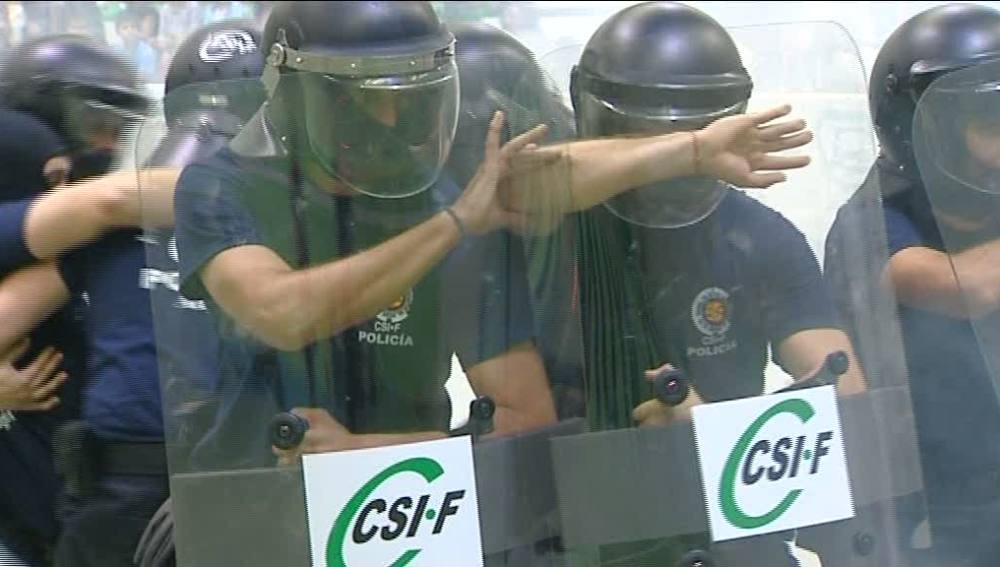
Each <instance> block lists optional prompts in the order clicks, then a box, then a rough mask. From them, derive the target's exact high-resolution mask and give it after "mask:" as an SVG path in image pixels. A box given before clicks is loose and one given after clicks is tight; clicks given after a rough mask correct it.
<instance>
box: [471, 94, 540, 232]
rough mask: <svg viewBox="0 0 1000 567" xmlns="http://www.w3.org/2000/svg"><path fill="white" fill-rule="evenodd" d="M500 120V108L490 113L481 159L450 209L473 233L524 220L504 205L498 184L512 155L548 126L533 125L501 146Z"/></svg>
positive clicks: (534, 141)
mask: <svg viewBox="0 0 1000 567" xmlns="http://www.w3.org/2000/svg"><path fill="white" fill-rule="evenodd" d="M503 121H504V116H503V113H502V112H499V111H498V112H497V113H496V114H494V115H493V120H492V121H490V129H489V132H488V133H487V134H486V153H485V157H484V158H483V163H482V164H481V165H480V166H479V169H478V170H477V171H476V175H475V176H473V178H472V180H471V181H469V184H468V185H466V187H465V191H463V192H462V196H461V197H459V198H458V200H457V201H456V202H455V204H454V205H452V210H453V211H454V212H455V214H456V215H458V218H460V219H461V220H462V223H463V224H464V225H465V228H466V229H467V230H468V231H469V232H471V233H473V234H486V233H488V232H490V231H493V230H496V229H498V228H501V227H510V226H519V225H521V224H524V222H525V221H524V219H523V218H522V215H521V214H519V213H515V212H511V211H508V210H506V209H505V208H504V207H503V205H502V203H501V201H500V199H499V198H498V195H497V186H498V185H499V184H500V183H501V181H502V180H503V179H504V178H505V177H506V176H507V175H509V174H510V172H511V160H512V157H513V156H515V155H517V154H518V153H519V152H521V151H522V150H524V149H525V148H526V147H528V146H530V145H531V144H534V143H536V142H538V141H539V140H541V139H542V138H543V137H544V136H545V133H546V131H547V128H548V127H547V126H545V125H544V124H541V125H539V126H536V127H534V128H532V129H531V130H529V131H527V132H525V133H524V134H521V135H520V136H518V137H516V138H514V139H513V140H511V141H509V142H507V143H506V144H504V145H503V147H500V132H501V129H502V128H503Z"/></svg>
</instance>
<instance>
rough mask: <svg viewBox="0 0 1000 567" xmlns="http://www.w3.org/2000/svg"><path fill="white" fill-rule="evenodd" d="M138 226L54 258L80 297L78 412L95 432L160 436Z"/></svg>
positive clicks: (124, 437) (128, 437)
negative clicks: (83, 358)
mask: <svg viewBox="0 0 1000 567" xmlns="http://www.w3.org/2000/svg"><path fill="white" fill-rule="evenodd" d="M142 240H143V237H142V232H141V231H138V230H119V231H115V232H112V233H110V234H108V235H106V236H104V237H103V238H101V239H100V240H98V241H97V242H94V243H93V244H91V245H89V246H86V247H84V248H81V249H79V250H77V251H74V252H72V253H70V254H67V255H66V256H64V257H63V258H61V259H60V266H59V268H60V273H61V274H62V277H63V281H65V283H66V285H67V287H68V288H69V289H70V291H71V292H72V293H73V294H74V295H79V296H81V297H84V298H85V301H86V304H87V307H86V317H85V321H84V326H85V334H86V337H87V346H88V353H87V365H86V377H87V384H86V386H85V389H84V404H83V416H84V419H86V420H87V422H88V423H89V424H90V425H91V427H92V428H93V429H94V431H95V432H96V433H97V435H98V436H100V437H102V438H104V439H108V440H117V441H137V442H138V441H160V440H162V439H163V418H162V415H161V410H160V383H159V378H158V369H157V358H156V338H155V336H154V331H153V318H152V312H151V309H150V297H149V290H147V289H144V288H143V287H142V286H141V285H140V282H141V279H140V278H141V274H142V272H143V270H144V268H145V266H146V250H145V246H144V244H143V241H142Z"/></svg>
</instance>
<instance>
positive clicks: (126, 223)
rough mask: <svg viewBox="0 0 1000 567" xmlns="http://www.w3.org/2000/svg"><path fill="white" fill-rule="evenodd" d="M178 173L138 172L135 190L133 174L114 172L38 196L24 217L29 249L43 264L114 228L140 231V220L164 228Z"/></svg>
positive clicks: (172, 171)
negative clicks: (140, 177) (140, 180)
mask: <svg viewBox="0 0 1000 567" xmlns="http://www.w3.org/2000/svg"><path fill="white" fill-rule="evenodd" d="M179 174H180V172H179V170H177V169H174V168H163V169H155V170H148V171H143V172H142V173H141V175H142V180H143V181H142V185H143V187H142V190H141V191H140V187H139V176H138V174H137V172H135V171H119V172H115V173H110V174H108V175H104V176H102V177H99V178H95V179H92V180H88V181H83V182H80V183H74V184H72V185H68V186H65V187H61V188H57V189H55V190H53V191H51V192H49V193H46V194H45V195H42V196H41V197H39V198H38V199H36V200H35V202H34V203H32V205H31V208H30V209H29V211H28V216H27V218H26V219H25V226H24V234H25V240H26V242H27V244H28V250H30V251H31V253H32V254H33V255H34V256H35V257H36V258H38V259H40V260H47V259H51V258H55V257H58V256H59V255H61V254H64V253H66V252H67V251H69V250H72V249H74V248H78V247H80V246H83V245H85V244H88V243H90V242H93V241H94V240H97V239H98V238H100V237H101V235H103V234H104V233H106V232H108V231H110V230H114V229H116V228H122V227H139V226H142V225H143V223H144V220H148V221H152V224H155V225H164V224H169V223H170V222H172V218H173V188H174V185H175V184H176V182H177V177H178V175H179ZM144 216H146V217H148V218H146V219H144V218H143V217H144Z"/></svg>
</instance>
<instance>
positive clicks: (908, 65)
mask: <svg viewBox="0 0 1000 567" xmlns="http://www.w3.org/2000/svg"><path fill="white" fill-rule="evenodd" d="M996 58H1000V12H998V11H997V10H994V9H992V8H987V7H985V6H978V5H974V4H948V5H945V6H939V7H936V8H931V9H930V10H927V11H925V12H922V13H920V14H917V15H916V16H914V17H912V18H910V19H909V20H907V21H906V22H905V23H904V24H903V25H901V26H899V28H897V29H896V31H894V32H893V33H892V35H890V36H889V39H887V40H886V42H885V44H884V45H883V46H882V49H881V50H880V51H879V54H878V58H876V60H875V65H874V66H873V67H872V75H871V80H870V81H869V84H868V103H869V106H870V109H871V113H872V120H873V122H874V123H875V132H876V134H877V135H878V140H879V144H880V145H881V151H882V156H883V158H885V159H887V160H889V162H890V163H891V164H892V165H893V166H895V167H897V168H898V169H900V170H902V171H903V172H904V173H906V174H908V175H909V176H910V177H912V178H915V177H916V176H917V174H918V173H917V171H915V163H914V156H913V139H912V124H913V113H914V110H915V109H916V104H917V101H918V100H919V99H920V97H921V95H922V94H923V93H924V91H925V90H926V88H927V87H928V85H930V83H931V82H933V81H934V80H935V79H937V78H939V77H941V76H943V75H945V74H947V73H949V72H952V71H955V70H958V69H962V68H965V67H969V66H970V65H974V64H976V63H979V62H983V61H987V60H990V59H996Z"/></svg>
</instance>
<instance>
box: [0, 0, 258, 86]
mask: <svg viewBox="0 0 1000 567" xmlns="http://www.w3.org/2000/svg"><path fill="white" fill-rule="evenodd" d="M272 4H274V3H273V2H94V1H85V0H84V1H70V2H65V1H60V2H7V1H5V2H0V47H2V48H4V49H5V48H7V47H8V46H10V45H16V44H17V43H19V42H20V41H22V40H25V39H30V38H34V37H38V36H44V35H51V34H55V33H73V34H82V35H88V36H92V37H96V38H98V39H101V40H102V41H104V42H106V43H107V44H109V45H112V46H115V47H117V48H119V49H121V50H122V51H124V52H125V53H127V54H128V55H129V56H130V57H131V59H132V60H133V61H134V62H135V64H136V66H137V67H138V68H139V71H140V72H141V73H142V75H143V77H144V78H145V79H146V80H148V81H149V82H153V83H158V82H162V80H163V76H164V73H165V72H166V69H167V66H168V65H169V64H170V58H171V56H172V55H173V53H174V51H175V50H176V49H177V46H178V45H180V43H181V42H182V41H183V40H184V38H185V37H187V35H188V34H190V33H191V31H192V30H194V29H197V28H199V27H201V26H203V25H206V24H210V23H213V22H217V21H220V20H228V19H234V18H239V19H253V20H257V21H258V22H259V23H260V24H261V25H262V26H263V22H264V20H266V19H267V14H268V12H269V10H270V7H271V5H272Z"/></svg>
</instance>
